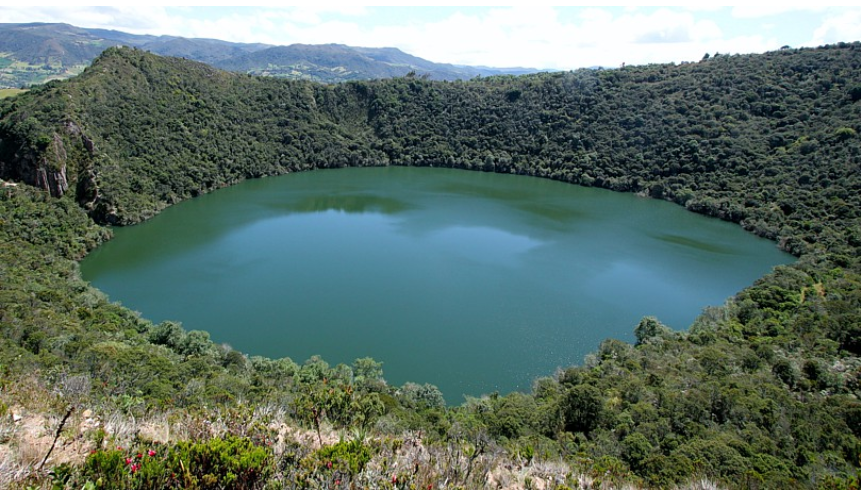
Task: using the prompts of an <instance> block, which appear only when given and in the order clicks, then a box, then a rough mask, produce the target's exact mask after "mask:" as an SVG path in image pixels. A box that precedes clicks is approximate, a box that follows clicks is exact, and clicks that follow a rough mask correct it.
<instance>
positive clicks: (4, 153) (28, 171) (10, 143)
mask: <svg viewBox="0 0 861 490" xmlns="http://www.w3.org/2000/svg"><path fill="white" fill-rule="evenodd" d="M61 132H63V133H65V134H63V135H61V134H60V133H57V132H55V133H53V134H52V135H51V136H50V138H48V142H47V143H45V142H44V140H43V142H42V143H40V144H38V145H36V146H37V148H33V145H31V144H30V143H28V141H26V140H24V138H21V137H17V136H16V135H12V134H0V178H3V179H5V180H10V181H16V182H23V183H26V184H29V185H32V186H34V187H38V188H40V189H43V190H45V191H47V192H48V193H50V194H51V195H52V196H54V197H62V196H63V195H65V194H66V193H67V192H69V189H70V187H71V185H72V184H76V187H75V195H76V197H77V199H78V202H79V203H80V204H81V205H82V206H83V207H84V208H86V209H93V207H94V206H95V202H96V201H97V200H98V197H99V192H98V187H97V186H96V181H95V174H94V172H93V170H92V166H91V165H90V164H89V162H90V160H91V159H92V157H93V156H94V155H95V153H96V148H95V144H94V143H93V141H92V140H91V139H90V138H89V137H87V136H86V135H85V134H84V133H83V131H81V128H80V127H79V126H78V125H77V124H75V123H74V122H71V121H70V122H67V123H66V124H65V125H64V127H63V131H61ZM78 144H79V145H81V146H80V147H79V148H80V149H82V150H83V153H84V154H85V156H86V158H84V159H77V161H76V162H71V161H70V150H71V148H69V146H70V145H71V146H75V145H78ZM70 167H71V168H70ZM76 167H81V168H76Z"/></svg>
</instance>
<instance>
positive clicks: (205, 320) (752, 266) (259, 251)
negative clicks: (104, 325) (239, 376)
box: [81, 168, 793, 403]
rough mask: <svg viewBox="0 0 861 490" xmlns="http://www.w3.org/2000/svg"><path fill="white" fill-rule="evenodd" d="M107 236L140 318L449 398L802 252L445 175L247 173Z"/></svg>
mask: <svg viewBox="0 0 861 490" xmlns="http://www.w3.org/2000/svg"><path fill="white" fill-rule="evenodd" d="M115 231H116V237H115V239H114V240H112V241H111V242H109V243H107V244H105V245H104V246H102V247H100V248H99V249H98V250H96V251H95V252H94V253H92V254H91V255H90V256H89V257H87V259H86V260H84V261H83V262H82V263H81V270H82V273H83V276H84V278H85V279H87V280H89V281H92V283H93V284H94V285H95V286H97V287H98V288H100V289H102V290H103V291H105V292H106V293H108V294H109V295H110V297H111V299H112V300H115V301H120V302H121V303H123V304H124V305H125V306H127V307H129V308H132V309H134V310H138V311H140V312H142V314H143V316H144V317H146V318H149V319H151V320H153V321H155V322H159V321H162V320H176V321H180V322H182V324H183V326H184V327H185V328H186V329H187V330H196V329H200V330H207V331H209V332H210V333H211V335H212V338H213V340H214V341H216V342H219V343H228V344H230V345H231V346H233V347H234V348H236V349H239V350H241V351H243V352H246V353H249V354H252V355H264V356H268V357H291V358H292V359H294V360H296V361H297V362H300V363H301V362H302V361H303V360H305V359H307V358H308V357H310V356H312V355H315V354H319V355H321V356H322V357H323V358H324V359H325V360H327V361H328V362H329V363H330V364H332V365H334V364H337V363H346V364H351V363H352V361H353V360H354V359H356V358H358V357H365V356H370V357H373V358H375V359H377V360H380V361H383V362H384V366H383V367H384V370H385V373H386V378H387V380H388V381H389V383H390V384H397V385H400V384H402V383H404V382H406V381H415V382H419V383H426V382H427V383H432V384H436V385H437V386H439V387H440V389H442V390H443V393H444V394H445V395H446V398H447V399H448V400H449V401H450V402H456V403H459V402H460V401H461V400H462V395H463V394H468V395H480V394H482V393H489V392H492V391H500V392H503V393H506V392H509V391H513V390H529V389H530V385H531V382H532V380H533V379H534V378H536V377H538V376H545V375H550V374H552V373H553V372H554V370H555V369H556V368H557V367H560V366H563V367H564V366H569V365H573V364H579V363H581V362H582V360H583V356H584V355H585V354H587V353H589V352H592V351H594V350H595V349H596V348H597V346H598V344H599V343H600V342H601V340H603V339H606V338H608V337H613V338H618V339H623V340H628V341H632V340H633V328H634V326H635V325H636V324H637V323H638V322H639V320H640V319H641V318H642V317H643V316H646V315H655V316H657V317H658V318H659V319H660V320H661V321H663V322H664V323H666V324H668V325H670V326H672V327H674V328H676V329H684V328H687V327H688V326H689V325H690V324H691V322H692V321H693V320H694V319H695V318H696V316H697V315H698V314H699V313H700V311H701V310H702V308H703V307H705V306H709V305H719V304H722V303H723V302H724V301H725V299H726V298H727V297H729V296H731V295H733V294H734V293H736V292H738V291H740V290H741V289H743V288H744V287H746V286H748V285H750V284H751V283H752V282H753V281H754V280H755V279H756V278H758V277H760V276H762V275H763V274H764V273H766V272H768V271H769V270H770V269H771V268H772V267H773V266H774V265H776V264H783V263H789V262H791V261H792V260H793V258H792V257H791V256H789V255H787V254H784V253H782V252H780V251H779V250H778V249H777V248H776V246H775V244H774V243H772V242H769V241H766V240H762V239H759V238H757V237H754V236H752V235H750V234H748V233H746V232H744V231H743V230H742V229H741V228H740V227H738V226H736V225H732V224H729V223H726V222H722V221H719V220H716V219H709V218H705V217H703V216H699V215H695V214H693V213H690V212H687V211H685V210H684V209H682V208H681V207H678V206H675V205H673V204H670V203H666V202H662V201H656V200H650V199H645V198H639V197H636V196H634V195H631V194H620V193H613V192H609V191H605V190H598V189H589V188H581V187H577V186H572V185H567V184H563V183H559V182H552V181H549V180H543V179H535V178H528V177H516V176H510V175H498V174H486V173H478V172H464V171H457V170H445V169H415V168H372V169H344V170H329V171H318V172H308V173H300V174H291V175H286V176H282V177H276V178H268V179H261V180H253V181H248V182H245V183H242V184H240V185H237V186H234V187H231V188H228V189H223V190H220V191H218V192H215V193H212V194H209V195H205V196H202V197H200V198H197V199H193V200H191V201H186V202H183V203H181V204H179V205H176V206H173V207H171V208H169V209H167V210H166V211H164V212H163V213H161V214H160V215H159V216H157V217H156V218H154V219H152V220H151V221H149V222H147V223H144V224H142V225H139V226H134V227H130V228H121V229H117V230H115Z"/></svg>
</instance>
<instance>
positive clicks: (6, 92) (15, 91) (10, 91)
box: [0, 88, 26, 99]
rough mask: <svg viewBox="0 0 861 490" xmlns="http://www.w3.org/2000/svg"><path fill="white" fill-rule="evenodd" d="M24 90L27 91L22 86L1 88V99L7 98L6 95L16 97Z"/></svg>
mask: <svg viewBox="0 0 861 490" xmlns="http://www.w3.org/2000/svg"><path fill="white" fill-rule="evenodd" d="M24 92H26V90H23V89H20V88H0V99H5V98H6V97H14V96H16V95H18V94H21V93H24Z"/></svg>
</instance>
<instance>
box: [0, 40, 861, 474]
mask: <svg viewBox="0 0 861 490" xmlns="http://www.w3.org/2000/svg"><path fill="white" fill-rule="evenodd" d="M859 121H861V44H859V43H853V44H841V45H835V46H827V47H822V48H818V49H802V50H789V49H787V50H781V51H778V52H772V53H766V54H763V55H746V56H715V57H713V58H710V59H708V60H704V61H702V62H699V63H693V64H682V65H649V66H643V67H626V68H624V69H619V70H598V71H595V70H582V71H576V72H568V73H552V74H546V73H545V74H534V75H526V76H521V77H511V76H505V77H489V78H484V79H477V80H472V81H457V82H435V81H429V80H424V79H421V78H416V77H410V76H407V77H402V78H395V79H391V80H379V81H371V82H368V81H355V82H349V83H345V84H340V85H335V86H326V85H319V84H315V83H312V82H303V81H286V80H278V79H273V78H257V77H251V76H248V75H239V74H233V73H227V72H221V71H218V70H215V69H213V68H211V67H209V66H207V65H202V64H198V63H195V62H191V61H187V60H182V59H174V58H160V57H158V56H155V55H151V54H148V53H145V52H143V51H139V50H134V49H126V48H123V49H117V48H112V49H109V50H108V51H106V52H104V53H103V54H102V55H101V56H100V57H99V58H98V59H97V60H96V61H95V62H94V63H93V64H92V66H91V67H89V68H88V69H87V70H86V71H85V72H84V73H83V74H81V75H80V76H78V77H76V78H74V79H71V80H68V81H64V82H52V83H49V84H47V85H45V86H42V87H38V88H34V89H32V90H30V91H28V92H26V93H23V94H20V95H18V96H16V97H12V98H8V99H3V100H0V178H2V179H4V180H5V181H10V182H7V183H4V184H3V185H4V187H3V188H2V189H0V190H2V192H0V205H2V207H0V209H2V212H0V242H2V243H3V244H4V246H3V248H2V252H0V253H2V256H3V260H2V261H0V267H2V269H0V277H2V278H3V280H2V281H0V298H2V301H0V329H2V341H0V346H2V347H0V366H2V371H0V372H2V382H3V385H4V387H5V388H6V389H5V390H4V391H3V398H0V401H2V405H0V409H2V408H3V407H13V406H18V405H26V404H27V403H30V404H31V405H33V404H36V403H37V402H36V401H34V400H41V402H39V403H40V404H37V405H34V407H33V408H32V409H31V410H36V409H37V408H38V410H41V411H43V412H45V413H49V414H53V416H54V419H55V422H58V421H59V419H60V418H61V416H62V415H63V414H64V413H67V410H68V407H77V410H78V411H82V410H84V409H87V410H91V411H95V412H96V413H98V414H101V415H100V416H101V417H103V419H104V420H107V418H108V417H109V416H110V415H111V414H125V415H123V416H126V417H128V416H134V417H136V420H138V419H139V420H144V419H147V418H150V419H151V418H154V417H161V416H163V414H171V415H170V416H171V417H175V418H176V417H180V418H182V417H185V418H184V419H183V420H186V421H188V420H193V421H194V424H204V423H209V424H215V423H216V421H222V422H223V421H224V420H227V419H231V418H232V420H234V421H235V422H234V423H228V424H226V426H225V428H224V430H222V431H220V432H219V431H209V432H206V433H205V435H204V432H205V431H202V432H196V433H195V434H197V435H196V436H192V437H190V438H191V439H196V440H197V443H198V444H199V445H202V446H205V447H197V446H194V447H191V446H189V444H190V443H186V442H183V440H180V439H181V438H177V440H170V441H164V440H162V441H160V442H161V443H163V445H162V446H159V452H158V454H164V455H165V456H164V458H162V459H158V458H156V459H158V461H153V462H151V463H148V464H150V466H145V467H144V468H149V470H147V471H149V472H151V473H146V474H147V475H149V476H147V477H146V478H149V479H148V480H144V479H143V478H144V476H142V473H138V472H137V470H134V471H129V470H128V469H127V468H125V467H124V466H123V463H122V458H123V457H124V455H126V454H128V451H131V449H123V450H122V451H120V450H114V449H112V448H113V447H115V446H116V445H122V446H124V447H126V448H130V447H132V446H133V447H134V448H136V449H134V450H135V451H136V450H137V448H139V449H140V450H141V451H142V453H141V454H145V453H146V450H147V449H146V448H150V447H152V446H153V444H154V441H153V440H152V438H148V436H145V435H144V436H141V433H143V431H142V430H138V431H137V432H135V434H137V435H136V436H134V437H132V436H131V435H129V433H125V432H122V431H118V430H114V431H113V432H110V431H107V430H106V429H102V433H101V438H100V439H98V438H97V439H98V441H97V443H98V444H96V445H95V446H94V447H95V449H96V451H95V452H94V453H93V454H92V455H90V456H89V457H87V458H86V461H84V462H81V461H77V462H74V461H73V462H71V463H69V464H68V465H66V466H64V467H62V475H64V478H65V479H64V480H62V481H63V482H65V483H63V484H66V485H68V486H69V488H79V487H80V486H82V485H84V484H85V483H86V482H88V481H89V482H91V483H93V484H96V485H98V484H97V482H103V484H104V487H105V488H108V487H112V486H114V487H116V486H119V487H123V488H167V487H171V488H181V487H194V485H198V486H199V487H200V488H209V487H207V486H206V485H205V484H204V483H201V482H205V481H210V480H212V479H216V480H218V481H221V482H225V481H227V480H225V479H226V478H228V477H227V476H226V475H227V474H228V473H230V471H233V473H232V474H234V475H235V474H236V471H239V470H235V471H234V470H230V471H228V470H227V469H226V468H227V467H228V466H230V464H233V463H237V462H238V461H240V460H241V462H242V463H241V465H244V466H242V468H243V469H242V471H243V472H244V473H241V474H243V475H245V476H244V477H243V478H245V479H244V480H241V481H243V482H244V483H242V484H238V483H237V484H236V486H234V487H231V488H264V486H265V485H269V486H268V487H267V488H297V487H298V488H317V487H328V488H350V485H357V486H362V487H364V486H374V487H379V488H409V487H410V486H412V487H415V488H418V487H422V488H428V485H430V487H431V488H443V487H452V486H461V487H467V488H481V487H485V486H489V485H491V484H494V485H495V484H497V483H500V482H501V481H502V480H506V481H509V482H515V483H517V484H520V485H522V486H524V487H525V486H527V482H526V480H527V479H529V481H530V483H528V485H533V484H535V483H536V481H537V480H539V479H540V480H541V481H542V485H549V487H548V488H574V487H577V486H584V485H586V484H587V481H588V484H590V485H594V484H597V483H600V482H604V483H606V484H608V485H619V484H622V483H630V484H633V485H645V486H656V487H668V486H672V485H674V484H681V485H694V483H695V482H699V481H702V480H703V479H705V480H706V481H712V482H719V483H720V484H721V485H726V486H729V487H738V488H750V487H755V488H781V487H787V486H788V487H807V488H818V487H823V488H854V487H852V485H855V486H856V487H857V485H858V477H857V474H858V470H859V463H861V461H859V457H861V402H859V401H858V397H859V396H861V358H859V356H861V341H859V339H861V288H859V285H861V275H859V273H861V263H859V258H858V257H859V247H861V221H859V219H861V202H859V199H861V198H860V197H859V196H861V139H859V136H858V131H861V123H859ZM375 165H414V166H430V165H433V166H445V167H454V168H463V169H470V170H480V171H493V172H503V173H514V174H520V175H528V176H538V177H546V178H552V179H557V180H562V181H566V182H570V183H572V184H579V185H586V186H597V187H604V188H608V189H613V190H617V191H624V192H636V193H640V194H643V195H648V196H651V197H654V198H660V199H667V200H671V201H673V202H676V203H678V204H679V205H683V206H685V207H686V208H687V209H689V210H691V211H693V212H698V213H704V214H708V215H712V216H718V217H720V218H722V219H725V220H728V221H732V222H736V223H739V224H740V225H741V226H743V227H744V228H745V229H747V230H749V231H751V232H753V233H756V234H758V235H761V236H764V237H768V238H770V239H773V240H775V241H776V242H777V244H778V245H779V246H780V247H782V248H783V249H785V250H787V251H789V252H791V253H793V254H795V255H796V256H798V257H799V260H798V262H797V263H796V264H794V265H792V266H788V267H781V268H778V269H777V270H775V271H774V273H772V274H769V275H768V276H766V277H763V278H762V279H760V280H759V281H757V283H756V284H754V285H752V286H751V287H750V288H748V289H746V290H744V291H742V292H740V293H739V294H738V295H737V296H736V297H735V298H733V299H731V300H730V301H729V302H728V303H727V304H726V305H724V306H722V307H719V308H709V309H707V310H706V311H704V313H703V315H702V316H701V317H700V318H699V319H698V320H697V321H696V322H695V323H694V324H693V325H691V327H690V329H689V330H688V331H685V332H672V331H670V330H669V329H667V328H666V327H664V326H663V325H661V323H660V321H659V319H653V318H644V319H643V321H641V322H640V324H639V325H636V326H635V325H632V329H634V331H635V334H636V338H637V339H638V340H637V343H636V345H630V344H627V343H623V342H620V341H617V340H612V339H608V340H607V341H605V342H603V343H602V344H601V346H600V348H599V350H598V351H597V352H596V353H594V354H592V355H589V356H587V358H586V359H585V360H584V363H583V365H582V366H578V367H571V368H568V369H565V370H562V371H561V372H559V373H556V374H554V375H552V376H551V374H552V373H547V375H548V376H547V377H546V378H542V379H539V380H536V382H535V384H534V387H533V391H532V393H529V394H521V393H513V394H507V395H506V394H489V395H488V396H484V397H481V398H478V399H470V400H468V401H467V402H466V403H465V404H464V405H462V406H460V407H445V406H444V403H443V402H442V396H441V395H440V393H439V391H438V390H436V389H435V388H434V387H433V386H429V385H418V384H413V383H408V384H407V385H405V386H403V387H393V386H389V385H387V384H386V383H385V381H384V380H383V379H384V378H383V375H382V371H381V368H380V364H379V363H377V362H376V361H374V360H371V359H360V360H357V361H356V363H354V365H353V366H335V367H331V366H329V365H328V364H326V363H325V361H323V360H321V359H317V358H312V359H310V360H308V361H306V362H304V363H302V364H297V363H295V362H294V361H292V360H289V359H281V360H271V359H263V358H259V357H250V358H249V357H247V356H245V355H243V354H241V353H238V352H236V351H233V350H231V349H229V348H228V347H225V346H218V345H216V344H213V343H212V342H211V341H210V340H209V337H208V334H206V333H205V332H186V331H184V330H183V329H182V328H181V327H179V326H178V325H176V324H174V323H170V322H165V323H162V324H159V325H153V324H151V323H150V322H148V321H147V320H145V319H142V318H139V317H138V316H137V315H135V314H134V313H132V312H130V311H128V310H126V309H124V308H122V307H121V306H118V305H114V304H111V303H109V302H108V301H107V300H106V299H105V298H104V297H103V295H101V294H100V293H99V292H98V291H95V290H93V289H91V288H90V287H88V286H87V285H86V284H84V283H83V282H82V281H81V279H80V277H79V274H78V272H77V268H76V264H75V262H74V260H75V259H78V258H80V257H81V256H83V255H84V254H86V253H87V252H88V251H89V250H91V249H92V248H93V247H95V246H97V245H98V243H100V242H101V241H103V240H105V239H107V237H108V236H109V234H110V232H109V229H106V228H102V227H101V226H99V225H101V224H119V225H124V224H132V223H136V222H139V221H141V220H145V219H147V218H149V217H151V216H153V215H155V214H156V213H158V212H159V211H161V210H162V209H164V208H165V207H166V206H169V205H171V204H174V203H176V202H178V201H181V200H184V199H188V198H192V197H194V196H197V195H199V194H201V193H205V192H209V191H211V190H214V189H218V188H220V187H223V186H227V185H230V184H233V183H236V182H238V181H241V180H243V179H247V178H255V177H262V176H266V175H275V174H282V173H285V172H293V171H303V170H310V169H315V168H337V167H347V166H375ZM16 184H17V185H16ZM31 186H32V187H31ZM145 316H146V312H144V317H145ZM380 361H383V362H384V361H385V360H384V359H383V360H380ZM416 381H420V382H422V381H424V380H416ZM34 386H35V387H37V388H33V387H34ZM24 387H27V390H31V391H32V390H35V392H36V393H39V394H40V395H39V396H33V395H30V396H29V397H28V396H26V395H25V394H24V393H25V392H27V393H29V392H30V391H26V390H25V388H24ZM82 387H83V388H82ZM10 410H11V409H10ZM228 413H229V414H232V415H229V416H227V415H225V414H228ZM275 414H277V416H276V415H275ZM164 417H167V415H164ZM276 421H278V422H283V421H287V422H285V423H287V424H288V425H295V426H297V427H304V428H305V430H306V431H308V433H310V434H315V435H314V436H313V437H312V441H311V442H308V441H305V442H303V440H302V439H301V438H300V437H298V436H286V435H285V434H284V433H282V432H279V431H278V430H275V429H272V427H273V426H277V424H276V425H273V424H275V422H276ZM5 423H6V424H7V426H8V424H10V423H11V422H5ZM219 423H221V422H219ZM186 425H188V422H187V423H186ZM7 426H0V433H4V432H2V430H6V429H4V428H3V427H7ZM55 426H56V423H55ZM106 427H107V426H105V428H106ZM7 428H8V427H7ZM13 428H14V427H13ZM327 429H328V430H334V431H338V430H339V429H340V430H341V431H342V432H341V434H342V435H341V439H342V440H341V442H335V441H330V442H325V441H324V440H323V437H322V434H323V433H325V431H326V430H327ZM8 430H9V431H10V434H14V430H12V429H8ZM273 431H274V432H273ZM88 434H89V433H88ZM123 434H125V436H124V435H123ZM349 434H352V436H350V435H349ZM66 437H67V438H72V437H73V435H72V434H69V435H67V436H66ZM87 437H91V438H93V437H95V436H87ZM124 437H125V438H124ZM411 438H412V439H411ZM415 438H420V439H421V443H420V444H418V443H416V442H412V443H410V442H409V441H411V440H413V439H415ZM314 439H316V441H317V442H316V446H313V440H314ZM9 440H11V441H14V440H15V439H14V437H11V436H10V439H9ZM267 441H269V442H270V443H271V442H272V441H275V444H272V445H270V444H267ZM0 443H2V441H0ZM165 443H168V444H165ZM94 444H95V443H94ZM411 444H413V445H411ZM198 450H199V451H204V452H205V451H209V452H210V453H211V452H212V451H216V452H217V453H218V454H220V455H221V456H220V457H223V458H225V459H223V460H218V461H222V462H221V463H212V464H211V465H210V466H206V465H203V464H201V465H200V466H199V467H195V471H198V470H200V471H203V472H204V473H205V474H204V473H201V474H198V473H194V472H192V471H191V470H187V469H186V466H185V464H183V465H179V463H176V461H178V460H182V458H183V457H187V458H191V457H192V456H191V454H192V453H193V452H194V451H198ZM422 451H424V452H422ZM167 454H171V455H177V458H179V459H178V460H176V459H170V458H172V457H173V456H167ZM422 454H423V455H424V456H422ZM407 455H408V456H409V458H412V459H409V458H408V459H406V460H405V459H398V458H406V457H407ZM112 458H113V459H112ZM141 458H142V461H144V459H145V458H143V456H142V457H141ZM132 459H134V458H132ZM215 459H217V458H215ZM215 459H213V460H212V461H214V460H215ZM234 460H235V461H234ZM16 461H17V460H15V461H13V462H12V463H8V464H9V465H13V463H14V464H18V465H19V466H20V467H24V468H29V471H30V473H29V474H31V475H33V476H32V479H33V480H32V481H35V482H37V483H38V484H39V485H44V486H48V483H47V482H48V480H49V478H50V477H49V476H48V475H47V473H46V471H47V470H46V469H41V470H39V468H37V467H36V466H37V464H35V463H34V464H31V465H30V466H27V465H26V464H25V463H24V462H21V461H17V462H16ZM111 461H113V463H111ZM147 461H148V460H147ZM186 461H187V460H186ZM395 461H401V463H400V465H401V466H391V465H393V464H394V462H395ZM404 461H409V462H404ZM228 462H232V463H230V464H228ZM130 464H131V463H130ZM135 464H137V463H135ZM141 464H143V463H141ZM112 465H113V466H112ZM13 466H14V465H13ZM406 466H408V467H409V468H410V470H404V469H403V468H404V467H406ZM10 467H12V466H10ZM204 467H206V468H208V469H205V470H204V469H202V468H204ZM177 468H180V469H177ZM333 468H334V469H333ZM40 471H41V472H40ZM124 471H125V473H123V472H124ZM207 471H208V472H209V473H206V472H207ZM25 474H26V471H25ZM168 474H173V475H174V477H173V478H174V479H173V480H171V477H169V476H166V475H168ZM177 474H179V476H180V478H176V475H177ZM207 475H208V476H209V478H210V480H206V477H207ZM517 475H521V476H517ZM524 475H528V476H524ZM55 476H56V471H55ZM0 477H2V475H0ZM183 478H184V479H183ZM234 478H235V476H234ZM219 479H220V480H219ZM264 480H265V481H268V483H264ZM0 481H2V480H0ZM9 481H10V482H11V481H13V480H9ZM231 481H234V480H231ZM235 481H239V480H235ZM14 482H15V484H17V485H21V486H22V488H23V485H24V483H22V480H21V479H18V480H14ZM105 482H107V483H105ZM189 482H191V483H189ZM194 482H197V483H194ZM192 483H194V484H192ZM500 484H501V483H500ZM75 485H77V486H75ZM243 485H244V486H243ZM60 488H62V486H61V487H60Z"/></svg>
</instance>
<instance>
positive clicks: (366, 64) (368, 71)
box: [213, 44, 536, 82]
mask: <svg viewBox="0 0 861 490" xmlns="http://www.w3.org/2000/svg"><path fill="white" fill-rule="evenodd" d="M213 64H214V65H215V66H217V67H218V68H222V69H225V70H231V71H239V72H245V73H251V74H255V75H268V76H274V77H279V78H293V79H303V80H315V81H320V82H341V81H347V80H367V79H376V78H390V77H399V76H404V75H407V74H409V73H411V72H412V73H415V74H416V75H418V76H425V77H428V78H431V79H435V80H462V79H468V78H474V77H477V76H490V75H499V74H520V73H534V72H535V71H536V70H530V69H524V68H517V69H512V70H504V69H497V68H477V67H471V66H457V65H450V64H445V63H433V62H431V61H428V60H425V59H422V58H418V57H416V56H412V55H410V54H407V53H404V52H403V51H401V50H400V49H397V48H359V47H352V46H345V45H343V44H292V45H290V46H275V47H272V48H268V49H264V50H260V51H255V52H253V53H248V54H245V55H241V56H237V57H235V58H231V59H227V60H223V61H218V62H215V63H213Z"/></svg>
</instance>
